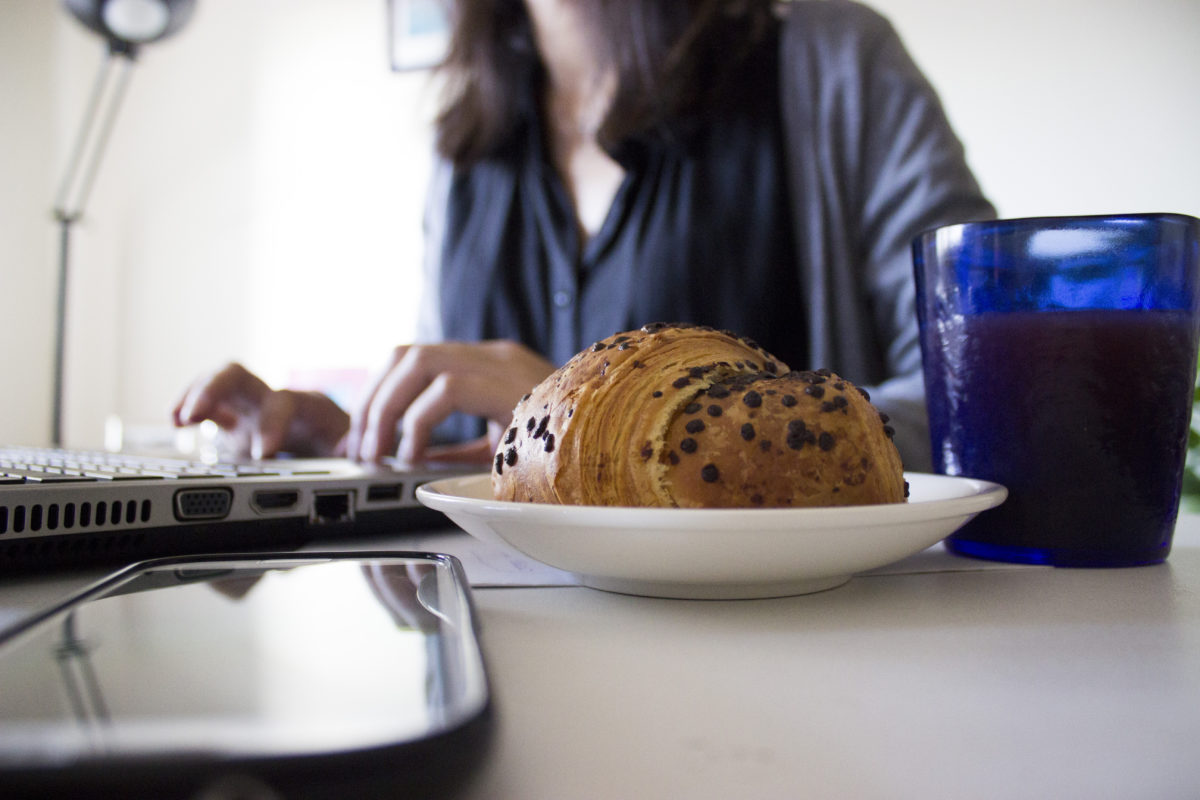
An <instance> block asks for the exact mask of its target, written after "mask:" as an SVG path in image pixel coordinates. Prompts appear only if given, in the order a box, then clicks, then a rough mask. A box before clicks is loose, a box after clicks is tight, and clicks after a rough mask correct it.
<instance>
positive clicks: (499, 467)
mask: <svg viewBox="0 0 1200 800" xmlns="http://www.w3.org/2000/svg"><path fill="white" fill-rule="evenodd" d="M496 474H497V475H503V474H504V454H503V453H496Z"/></svg>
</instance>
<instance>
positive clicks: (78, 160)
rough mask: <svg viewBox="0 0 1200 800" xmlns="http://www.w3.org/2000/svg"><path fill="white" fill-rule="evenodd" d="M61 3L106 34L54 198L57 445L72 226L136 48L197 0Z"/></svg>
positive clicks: (183, 17) (167, 29) (176, 21)
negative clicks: (101, 52) (98, 66)
mask: <svg viewBox="0 0 1200 800" xmlns="http://www.w3.org/2000/svg"><path fill="white" fill-rule="evenodd" d="M63 5H65V6H66V8H67V10H68V11H69V12H71V14H72V15H73V16H74V17H75V18H76V19H78V20H79V21H80V22H82V23H83V24H84V25H85V26H86V27H87V28H88V29H89V30H91V31H93V32H95V33H97V34H99V35H100V36H102V37H104V40H105V44H106V49H105V56H104V60H103V61H102V62H101V64H100V70H99V72H98V73H97V75H96V80H95V83H94V84H93V85H92V92H91V95H90V96H89V98H88V102H87V106H86V107H85V109H84V115H83V122H82V124H81V125H80V128H79V132H78V134H77V136H76V139H75V144H74V146H73V147H72V149H71V154H70V158H69V159H68V161H67V171H66V174H65V175H64V176H63V180H62V183H61V184H60V185H59V190H58V194H57V195H56V196H55V200H54V219H55V220H56V221H57V222H58V224H59V254H58V255H59V257H58V305H57V309H56V317H55V325H56V327H55V347H54V399H53V402H54V407H53V419H52V429H51V434H50V438H51V442H52V444H53V445H54V446H56V447H58V446H61V445H62V422H63V378H64V351H65V346H66V317H67V280H68V272H69V270H68V267H69V256H70V238H71V227H72V226H73V225H74V224H75V222H76V221H78V220H79V218H80V217H81V216H82V215H83V209H84V205H85V204H86V203H87V198H88V194H89V193H90V192H91V189H92V183H93V181H94V180H95V178H96V171H97V169H98V168H99V166H100V160H101V157H102V156H103V155H104V149H105V146H106V145H107V144H108V137H109V134H110V133H111V131H112V126H113V122H114V121H115V120H116V116H117V111H118V109H119V108H120V105H121V100H122V98H123V97H124V95H125V90H126V88H127V86H128V84H129V76H130V72H131V71H132V69H133V64H134V62H135V60H136V58H137V54H138V50H139V48H140V47H141V46H142V45H145V44H150V43H151V42H156V41H158V40H159V39H163V38H166V37H167V36H170V35H171V34H173V33H175V32H176V31H178V30H179V29H180V28H182V27H183V26H184V24H185V23H187V21H188V19H189V18H190V17H191V15H192V8H193V7H194V5H195V0H63ZM114 68H115V69H114ZM114 71H115V72H116V74H115V75H114Z"/></svg>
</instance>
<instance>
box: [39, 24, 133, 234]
mask: <svg viewBox="0 0 1200 800" xmlns="http://www.w3.org/2000/svg"><path fill="white" fill-rule="evenodd" d="M134 58H135V51H134V50H132V49H130V48H128V47H120V48H119V47H111V46H110V47H109V48H108V49H107V51H106V52H105V55H104V60H103V61H101V62H100V69H99V70H98V71H97V72H96V79H95V81H94V82H93V83H92V91H91V94H90V95H89V96H88V101H87V105H86V106H85V107H84V113H83V121H82V123H81V124H80V126H79V131H78V132H77V134H76V136H75V143H74V146H73V147H72V148H71V155H70V157H69V158H68V160H67V169H66V172H65V173H64V174H63V179H62V183H60V184H59V187H58V194H57V195H55V199H54V216H55V217H56V218H57V219H60V220H61V219H63V218H70V219H72V220H75V219H78V218H79V217H80V216H82V214H83V209H84V206H85V205H86V204H87V199H88V195H90V194H91V191H92V185H93V184H94V183H95V181H96V174H97V172H98V171H99V169H100V162H101V161H102V160H103V157H104V152H105V150H106V149H107V147H108V140H109V138H110V136H111V135H112V129H113V125H114V123H115V122H116V119H117V113H118V112H119V111H120V108H121V103H122V101H123V100H124V99H125V94H126V92H127V91H128V89H129V79H130V76H131V75H132V73H133V65H134ZM114 68H115V69H116V77H115V79H114V78H113V77H112V75H113V71H114Z"/></svg>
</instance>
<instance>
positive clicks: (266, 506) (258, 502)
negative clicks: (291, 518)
mask: <svg viewBox="0 0 1200 800" xmlns="http://www.w3.org/2000/svg"><path fill="white" fill-rule="evenodd" d="M251 502H252V503H253V504H254V508H255V509H256V510H258V511H287V510H288V509H289V508H295V507H296V504H297V503H299V502H300V493H299V492H296V491H288V490H286V489H285V490H280V491H271V490H267V489H264V490H262V491H258V492H255V493H254V497H253V498H252V499H251Z"/></svg>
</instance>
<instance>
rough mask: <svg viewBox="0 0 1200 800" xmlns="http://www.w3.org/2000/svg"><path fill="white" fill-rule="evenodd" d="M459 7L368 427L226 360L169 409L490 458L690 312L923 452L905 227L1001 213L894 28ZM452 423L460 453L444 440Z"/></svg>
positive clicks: (320, 440) (773, 10)
mask: <svg viewBox="0 0 1200 800" xmlns="http://www.w3.org/2000/svg"><path fill="white" fill-rule="evenodd" d="M456 6H457V9H458V11H457V17H456V19H455V25H454V35H453V40H452V45H451V51H450V54H449V57H448V59H447V62H446V65H445V67H444V70H445V73H446V77H447V87H448V91H447V95H446V101H445V103H444V106H443V109H442V112H441V114H440V116H439V119H438V130H437V133H438V148H439V152H440V155H441V156H442V161H441V164H440V166H439V169H438V170H437V172H436V176H435V180H434V182H433V187H432V192H431V197H430V203H429V206H428V214H427V220H426V223H427V225H426V228H427V235H428V264H427V280H426V301H425V303H424V304H423V311H422V314H423V317H422V321H421V336H420V340H421V341H422V342H424V343H425V344H421V345H413V346H405V347H400V348H397V349H396V351H395V354H394V356H393V358H392V360H391V363H390V364H389V365H388V366H387V368H386V369H385V370H384V371H383V372H382V373H381V374H380V376H379V377H378V379H377V380H376V381H375V382H374V383H373V385H372V389H371V391H370V392H369V393H368V396H367V397H366V399H365V400H364V402H363V403H362V405H361V407H360V408H359V410H358V411H357V412H356V413H355V415H354V416H353V418H350V417H348V416H347V415H346V414H345V413H344V412H342V411H341V410H340V409H337V407H336V406H334V405H333V403H332V402H331V401H329V400H327V399H325V398H321V397H318V396H314V395H297V394H294V393H289V392H286V391H284V392H272V391H271V390H270V389H269V388H268V387H266V386H265V384H262V382H261V381H258V380H257V379H256V378H254V377H253V376H251V375H249V373H246V372H245V370H243V369H241V368H240V367H237V366H232V367H228V368H226V369H225V370H223V371H221V372H220V373H217V374H216V375H215V376H213V377H210V378H206V379H202V380H201V381H199V382H198V383H197V385H196V386H194V387H193V389H192V390H190V391H189V392H188V394H187V395H185V397H184V399H183V400H182V401H181V402H180V404H179V405H178V406H177V408H176V412H175V418H176V422H177V423H178V424H190V423H193V422H197V421H199V420H201V419H205V418H212V419H215V420H216V421H217V422H219V423H220V424H222V425H223V426H225V427H239V426H240V427H242V428H244V429H250V430H252V431H257V432H258V441H259V446H258V453H259V454H260V455H264V456H265V455H269V454H270V453H271V452H273V451H275V450H277V449H280V448H284V449H289V450H294V451H303V450H317V451H331V450H333V449H334V448H335V447H339V446H340V447H342V448H344V450H345V452H346V453H347V454H349V455H351V456H354V457H357V458H362V459H365V460H372V459H377V458H379V457H381V456H384V455H388V454H390V453H391V452H393V451H394V450H395V448H396V442H397V438H396V430H397V426H399V428H400V430H401V431H402V436H401V438H400V440H399V455H400V457H401V458H402V459H406V460H411V461H418V460H423V459H428V458H439V459H445V458H456V459H463V458H465V459H476V460H478V461H479V462H480V463H484V462H486V461H487V458H488V456H489V455H490V453H491V452H492V449H493V445H494V443H495V439H494V436H496V435H497V434H498V432H499V430H500V429H502V427H503V426H504V425H506V424H507V423H508V421H509V417H510V412H511V409H512V406H513V405H514V404H515V402H516V400H517V399H518V398H519V397H520V396H521V395H523V394H524V393H525V392H526V391H528V390H529V388H530V387H531V386H532V385H534V384H535V383H536V382H537V381H538V380H540V379H541V378H542V377H544V376H545V375H547V374H548V373H549V372H550V371H552V369H553V368H554V366H555V365H557V364H561V363H563V362H564V361H566V360H567V359H568V358H569V357H570V356H571V355H573V354H574V353H575V352H577V351H579V350H581V349H583V348H584V347H586V346H587V345H588V344H590V343H591V342H593V341H595V340H597V339H600V338H603V337H604V336H607V335H609V334H611V333H613V332H615V331H618V330H623V329H628V328H634V327H637V326H639V325H641V324H643V323H646V322H652V321H657V320H666V321H687V322H694V323H699V324H708V325H712V326H714V327H719V328H728V329H731V330H735V331H737V332H738V333H740V334H743V335H746V336H750V337H752V338H754V339H756V340H757V341H758V342H759V343H760V344H762V345H763V346H764V347H765V348H766V349H767V350H769V351H771V352H773V353H774V354H775V355H777V356H778V357H779V358H781V359H782V360H784V361H785V362H787V363H788V364H789V365H790V366H791V367H793V368H797V369H800V368H816V367H829V368H831V369H834V370H836V371H837V372H839V373H840V374H843V375H845V376H847V377H848V378H850V379H851V380H854V381H855V382H856V383H859V384H862V385H866V386H867V387H868V388H869V389H870V391H871V395H872V398H873V399H874V401H875V402H876V404H877V405H878V406H879V407H880V408H881V409H882V410H884V411H886V412H887V413H888V414H889V415H890V416H891V417H892V418H893V419H894V420H895V423H894V426H895V428H896V429H897V436H896V442H897V445H898V446H899V448H900V450H901V454H902V456H903V457H904V460H905V464H906V466H907V467H908V468H910V469H924V468H927V467H928V464H929V452H928V448H929V445H928V438H927V427H926V426H927V423H926V420H925V411H924V400H923V382H922V378H921V360H920V350H919V345H918V341H917V334H916V322H915V310H914V308H915V306H914V290H913V285H912V269H911V256H910V253H909V242H910V241H911V239H912V237H913V236H914V235H915V234H916V233H918V232H920V231H922V230H925V229H927V228H930V227H933V226H936V225H941V224H946V223H949V222H955V221H962V220H965V219H975V218H980V217H987V216H991V215H992V213H993V211H992V209H991V207H990V205H989V204H988V203H987V201H986V200H985V199H984V198H983V196H982V195H981V193H980V191H979V188H978V186H977V185H976V183H975V181H974V179H973V177H972V176H971V174H970V171H969V170H968V168H967V167H966V164H965V161H964V159H963V153H962V148H961V146H960V144H959V142H958V140H957V139H956V138H955V136H954V134H953V132H952V131H951V130H950V128H949V125H948V124H947V122H946V119H945V116H944V114H943V112H942V110H941V107H940V105H939V103H938V101H937V98H936V96H935V94H934V92H933V91H932V89H931V88H930V86H929V85H928V83H927V82H926V81H925V80H924V78H923V77H922V76H921V75H920V73H919V72H918V70H917V69H916V67H915V66H914V64H913V63H912V61H911V59H910V58H909V57H908V55H907V54H906V53H905V51H904V48H903V46H902V45H901V43H900V41H899V39H898V37H897V36H896V35H895V33H894V31H893V30H892V29H891V27H890V26H889V25H888V24H887V23H886V22H885V21H884V20H883V19H882V18H880V17H879V16H878V15H876V14H874V13H873V12H871V11H870V10H868V9H866V8H865V7H863V6H861V5H857V4H855V3H852V2H848V1H847V0H796V2H790V3H786V4H783V5H776V4H774V3H772V2H769V0H688V2H676V3H661V2H658V0H636V2H635V1H633V0H630V1H629V2H623V3H610V2H603V0H491V2H474V3H458V4H456ZM437 342H445V343H443V344H436V343H437ZM456 412H462V414H465V415H468V416H469V417H474V418H476V419H469V418H464V417H463V416H462V414H458V413H456ZM478 418H482V419H483V420H487V421H489V422H490V423H491V424H490V426H489V429H490V433H491V438H489V437H487V436H482V437H480V436H479V434H482V433H483V427H482V423H481V422H480V421H479V419H478ZM439 424H441V425H442V426H443V427H442V432H443V433H447V432H448V433H450V434H451V436H452V437H453V438H456V439H458V440H460V441H462V442H463V443H462V444H459V445H455V446H453V447H452V448H451V449H445V448H444V447H437V448H435V447H431V446H430V442H431V441H432V440H433V438H434V436H435V434H434V428H435V426H437V425H439ZM343 437H344V438H343Z"/></svg>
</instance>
